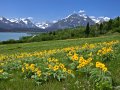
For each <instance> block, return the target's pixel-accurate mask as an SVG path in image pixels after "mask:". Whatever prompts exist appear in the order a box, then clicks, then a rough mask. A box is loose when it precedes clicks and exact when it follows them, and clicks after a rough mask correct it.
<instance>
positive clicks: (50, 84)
mask: <svg viewBox="0 0 120 90" xmlns="http://www.w3.org/2000/svg"><path fill="white" fill-rule="evenodd" d="M119 86H120V36H119V35H117V36H106V37H99V38H88V39H84V38H83V39H73V40H58V41H47V42H36V43H24V44H8V45H0V90H120V89H119Z"/></svg>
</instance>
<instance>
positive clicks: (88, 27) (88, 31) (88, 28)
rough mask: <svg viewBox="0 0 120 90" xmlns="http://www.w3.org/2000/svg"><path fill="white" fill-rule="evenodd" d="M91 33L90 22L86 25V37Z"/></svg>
mask: <svg viewBox="0 0 120 90" xmlns="http://www.w3.org/2000/svg"><path fill="white" fill-rule="evenodd" d="M89 33H90V26H89V22H88V23H87V26H86V29H85V35H86V37H88V36H89Z"/></svg>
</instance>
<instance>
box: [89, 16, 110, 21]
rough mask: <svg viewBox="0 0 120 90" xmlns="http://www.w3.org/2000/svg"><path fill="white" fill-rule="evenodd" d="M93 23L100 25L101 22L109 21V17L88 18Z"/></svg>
mask: <svg viewBox="0 0 120 90" xmlns="http://www.w3.org/2000/svg"><path fill="white" fill-rule="evenodd" d="M89 17H90V18H91V19H92V20H93V21H94V22H95V23H101V22H104V21H105V22H107V21H109V20H110V18H109V17H105V16H100V17H95V16H89Z"/></svg>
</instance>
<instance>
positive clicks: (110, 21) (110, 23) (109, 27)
mask: <svg viewBox="0 0 120 90" xmlns="http://www.w3.org/2000/svg"><path fill="white" fill-rule="evenodd" d="M112 28H113V20H112V19H110V20H109V22H108V24H107V30H111V29H112Z"/></svg>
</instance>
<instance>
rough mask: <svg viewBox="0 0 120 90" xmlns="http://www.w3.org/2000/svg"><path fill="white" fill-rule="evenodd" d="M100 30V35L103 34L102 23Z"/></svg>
mask: <svg viewBox="0 0 120 90" xmlns="http://www.w3.org/2000/svg"><path fill="white" fill-rule="evenodd" d="M99 30H100V34H103V24H102V23H100V26H99Z"/></svg>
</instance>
